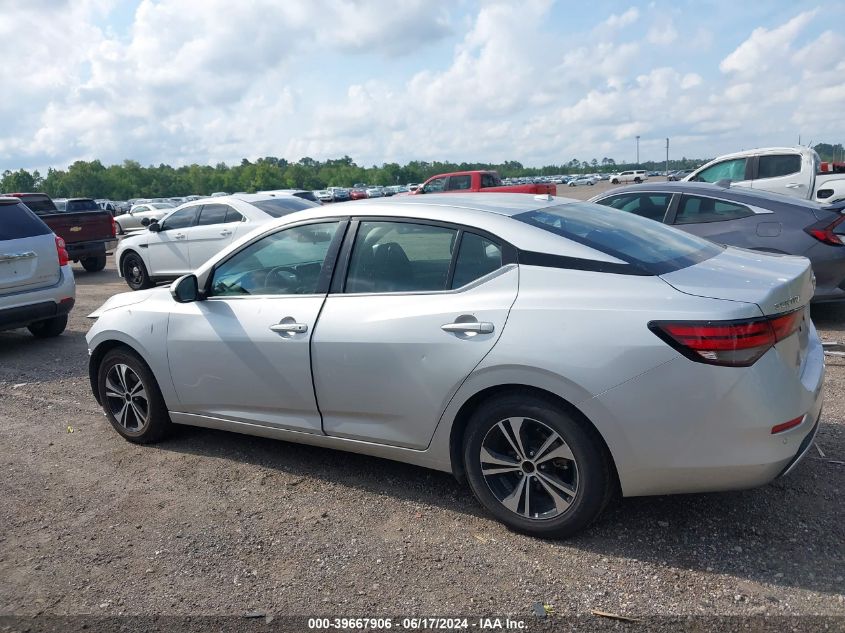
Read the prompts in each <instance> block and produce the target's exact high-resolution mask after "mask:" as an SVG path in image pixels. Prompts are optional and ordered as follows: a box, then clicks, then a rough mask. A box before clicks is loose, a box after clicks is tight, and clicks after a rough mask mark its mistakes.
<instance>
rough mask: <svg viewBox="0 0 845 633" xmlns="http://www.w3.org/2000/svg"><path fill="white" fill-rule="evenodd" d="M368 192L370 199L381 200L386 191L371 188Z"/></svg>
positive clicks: (379, 188)
mask: <svg viewBox="0 0 845 633" xmlns="http://www.w3.org/2000/svg"><path fill="white" fill-rule="evenodd" d="M366 192H367V197H368V198H381V197H383V196H384V191H383V190H382V188H381V187H369V188H368V189H367V190H366Z"/></svg>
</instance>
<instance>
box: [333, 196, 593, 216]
mask: <svg viewBox="0 0 845 633" xmlns="http://www.w3.org/2000/svg"><path fill="white" fill-rule="evenodd" d="M570 202H582V201H581V200H576V199H574V198H564V197H562V196H547V195H537V196H534V195H531V194H526V193H456V194H448V193H427V194H418V195H414V196H399V197H396V196H394V197H392V198H381V199H376V200H359V201H355V202H350V203H348V204H349V205H355V206H354V207H351V206H350V208H355V212H354V213H355V215H361V214H362V212H361V211H359V209H361V208H362V207H367V206H374V207H375V208H376V209H380V208H381V207H382V206H386V205H391V206H400V207H404V206H413V205H420V206H427V207H450V208H454V209H465V210H467V211H481V212H483V213H495V214H497V215H504V216H509V217H510V216H514V215H517V214H519V213H525V212H528V211H536V210H538V209H545V208H547V207H556V206H559V205H561V204H567V203H570ZM379 215H381V214H380V213H379Z"/></svg>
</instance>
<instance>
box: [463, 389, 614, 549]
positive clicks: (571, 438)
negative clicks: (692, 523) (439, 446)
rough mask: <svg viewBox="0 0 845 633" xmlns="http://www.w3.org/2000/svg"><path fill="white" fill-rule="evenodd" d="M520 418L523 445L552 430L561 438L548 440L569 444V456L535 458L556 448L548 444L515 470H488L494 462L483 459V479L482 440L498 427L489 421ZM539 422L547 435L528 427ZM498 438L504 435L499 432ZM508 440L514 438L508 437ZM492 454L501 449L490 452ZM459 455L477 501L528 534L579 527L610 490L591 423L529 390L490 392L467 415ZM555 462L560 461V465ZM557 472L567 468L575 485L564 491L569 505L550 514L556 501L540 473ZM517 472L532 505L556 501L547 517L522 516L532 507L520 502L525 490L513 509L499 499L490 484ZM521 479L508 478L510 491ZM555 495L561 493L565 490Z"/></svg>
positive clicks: (554, 534) (606, 460)
mask: <svg viewBox="0 0 845 633" xmlns="http://www.w3.org/2000/svg"><path fill="white" fill-rule="evenodd" d="M522 418H525V420H523V422H522V423H520V424H521V428H522V429H524V430H522V431H521V435H522V437H523V438H524V445H525V446H524V447H525V448H526V450H527V449H528V448H529V446H531V445H532V444H531V440H536V442H535V443H537V444H541V443H542V441H543V438H548V437H550V435H551V431H553V432H554V433H556V434H558V436H559V438H558V439H559V440H562V441H563V442H564V444H562V445H561V444H558V443H557V440H556V441H555V443H553V444H552V445H551V446H552V447H555V446H557V447H561V448H563V447H566V448H568V449H569V450H570V451H571V455H572V456H573V457H574V460H569V459H560V458H555V459H552V460H549V461H545V462H544V461H542V460H540V459H538V458H540V457H543V456H548V455H549V454H550V453H556V452H558V450H557V448H549V449H548V450H546V451H543V452H542V454H540V453H539V452H538V454H537V455H536V456H533V453H532V457H533V459H537V465H536V466H534V465H533V461H532V465H531V467H530V470H527V465H526V462H522V466H521V468H520V470H518V471H516V472H507V473H504V472H503V473H495V474H493V475H491V470H495V469H496V467H495V466H492V468H491V466H490V465H489V464H490V462H488V469H489V470H488V477H489V481H490V482H491V483H488V479H487V478H485V475H484V474H483V473H482V462H481V455H482V453H481V450H482V446H485V447H486V448H487V449H488V450H489V445H485V444H484V443H485V441H486V438H488V437H490V438H493V439H496V434H498V433H499V429H496V428H494V427H497V426H498V425H499V422H502V423H503V424H507V423H508V422H507V421H508V419H515V420H519V419H522ZM529 425H536V426H529ZM500 428H501V427H500ZM543 428H545V429H546V430H549V431H550V433H549V435H546V436H543V435H539V434H532V433H531V432H532V431H538V430H540V431H542V429H543ZM501 438H504V435H502V436H501ZM508 441H510V440H508ZM511 445H513V444H512V443H511ZM522 445H523V442H520V446H522ZM505 446H506V445H505ZM494 454H502V453H499V452H494ZM502 455H503V454H502ZM513 455H516V453H515V452H514V453H513ZM463 458H464V468H465V470H466V474H467V480H468V481H469V484H470V487H471V488H472V491H473V493H475V496H476V498H477V499H478V500H479V501H480V502H481V504H482V505H484V507H486V508H487V510H489V511H490V512H491V513H492V514H493V515H494V516H495V517H496V518H497V519H499V520H500V521H501V522H502V523H504V524H505V525H507V526H508V527H510V528H511V529H513V530H516V531H517V532H522V533H524V534H530V535H532V536H539V537H542V538H565V537H568V536H572V535H573V534H575V533H576V532H579V531H580V530H583V529H584V528H586V527H587V526H588V525H590V523H592V522H593V521H595V520H596V519H597V518H598V517H599V515H600V514H601V513H602V512H603V511H604V509H605V507H607V504H608V503H609V502H610V500H611V498H612V497H613V492H614V490H615V481H616V480H615V477H614V475H613V471H612V466H611V463H610V457H609V455H608V454H607V450H606V449H605V448H604V445H603V443H602V441H601V439H600V438H599V436H598V433H597V432H596V431H595V429H594V428H592V427H591V426H589V425H588V424H586V423H584V422H583V421H581V420H580V419H577V418H576V417H575V416H573V415H572V414H570V413H569V412H568V411H566V410H565V409H564V408H562V407H560V406H559V405H558V404H557V403H555V402H554V401H553V400H551V399H548V400H546V399H544V398H539V397H536V396H534V395H532V394H524V393H523V394H520V393H518V392H516V393H513V394H508V395H504V396H500V397H497V398H494V399H492V400H490V401H488V402H485V403H484V404H482V405H481V406H480V407H479V408H478V409H477V410H476V411H475V413H474V414H473V415H472V418H471V419H470V421H469V424H468V425H467V428H466V431H465V434H464V456H463ZM508 458H509V459H516V460H518V458H514V457H512V456H508ZM526 461H529V460H526ZM559 464H563V465H562V466H560V465H559ZM549 467H550V468H549ZM547 468H548V470H547ZM540 470H544V472H543V473H541V472H540ZM558 473H569V477H570V481H569V484H570V485H571V487H572V488H573V489H574V490H575V493H574V495H572V496H568V497H567V498H568V500H569V505H568V507H567V508H566V509H565V510H563V511H560V513H559V514H556V515H553V514H552V513H554V512H557V509H556V507H557V504H556V503H555V501H554V498H553V497H552V495H551V494H549V493H548V492H546V490H549V489H550V486H548V485H545V484H543V482H542V481H540V478H541V477H543V478H544V479H545V481H549V477H548V476H549V475H552V476H553V477H554V479H553V480H554V481H562V478H560V477H556V475H557V474H558ZM564 476H566V475H564ZM504 478H508V479H507V480H506V479H504ZM522 478H525V480H526V481H527V482H528V483H527V484H525V487H527V488H529V494H533V495H534V496H533V497H532V502H533V504H534V505H533V507H532V508H531V509H533V510H537V509H539V510H540V511H543V510H544V504H545V507H548V505H549V503H551V504H552V505H554V506H555V508H549V509H548V510H547V514H549V516H548V518H544V517H540V518H534V517H529V516H525V515H526V514H531V510H529V509H527V508H525V504H526V503H527V499H526V497H523V494H524V492H523V493H520V494H519V497H518V498H517V500H516V504H517V505H516V507H517V510H516V511H513V510H510V509H508V508H507V507H505V506H504V505H503V501H501V500H500V499H499V497H498V496H497V493H494V491H493V489H492V487H491V485H492V486H505V487H506V485H507V484H508V481H513V482H520V483H521V480H522ZM520 483H514V484H513V490H514V491H515V490H516V488H517V487H518V486H519V485H520ZM541 484H542V485H541ZM531 491H534V492H531ZM506 492H507V489H506V490H505V493H506ZM505 493H502V492H501V489H500V491H499V494H500V496H501V495H504V494H505ZM558 496H559V497H561V498H564V495H558ZM523 500H525V501H523ZM519 508H523V510H522V511H519ZM538 514H539V512H537V513H535V516H537V515H538Z"/></svg>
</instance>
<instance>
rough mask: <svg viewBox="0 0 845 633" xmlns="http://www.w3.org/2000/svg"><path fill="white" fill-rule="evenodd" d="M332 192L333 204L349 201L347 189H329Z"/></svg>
mask: <svg viewBox="0 0 845 633" xmlns="http://www.w3.org/2000/svg"><path fill="white" fill-rule="evenodd" d="M329 191H331V192H332V198H333V199H334V201H335V202H346V201H347V200H349V189H346V188H345V187H329Z"/></svg>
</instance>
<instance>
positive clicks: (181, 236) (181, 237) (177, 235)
mask: <svg viewBox="0 0 845 633" xmlns="http://www.w3.org/2000/svg"><path fill="white" fill-rule="evenodd" d="M173 237H174V238H176V239H177V240H184V239H185V234H184V233H177V234H176V235H174V236H173Z"/></svg>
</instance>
